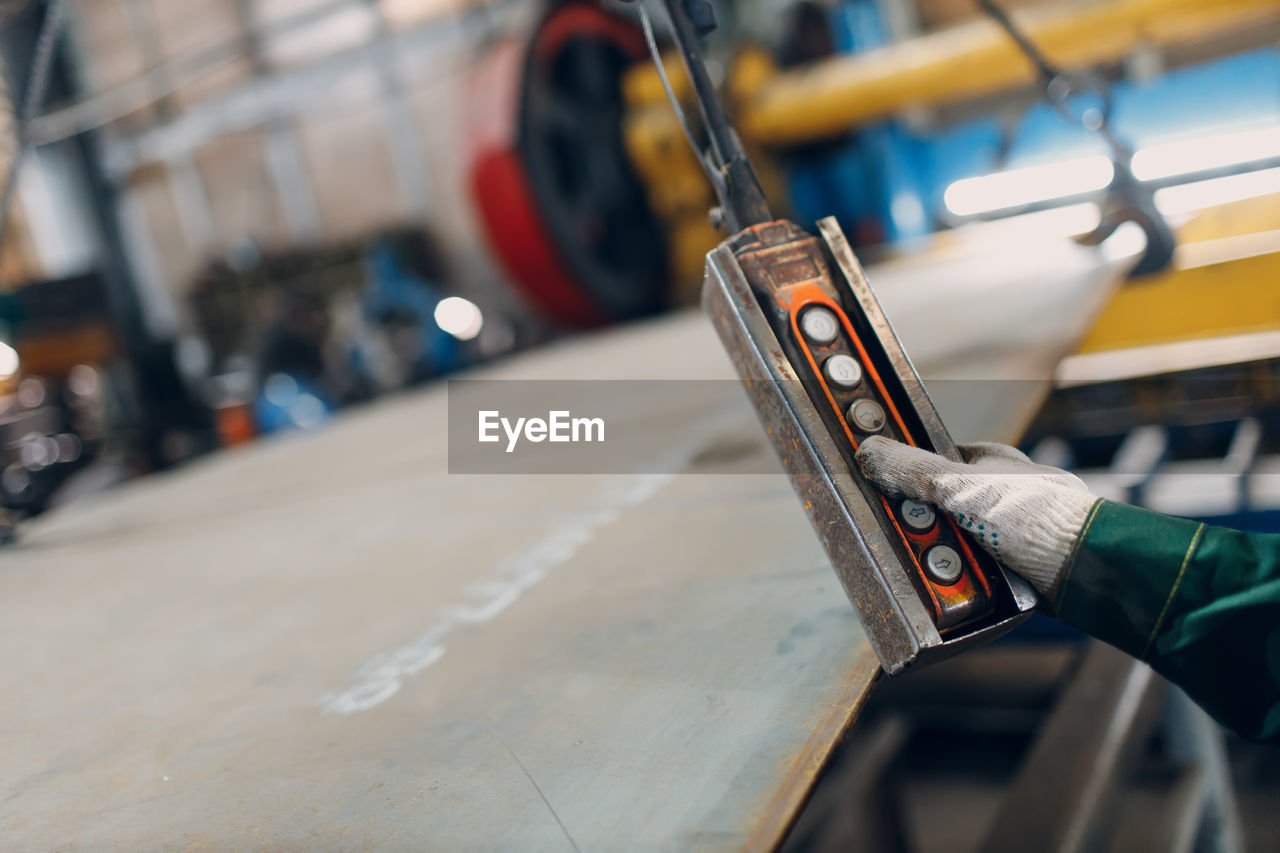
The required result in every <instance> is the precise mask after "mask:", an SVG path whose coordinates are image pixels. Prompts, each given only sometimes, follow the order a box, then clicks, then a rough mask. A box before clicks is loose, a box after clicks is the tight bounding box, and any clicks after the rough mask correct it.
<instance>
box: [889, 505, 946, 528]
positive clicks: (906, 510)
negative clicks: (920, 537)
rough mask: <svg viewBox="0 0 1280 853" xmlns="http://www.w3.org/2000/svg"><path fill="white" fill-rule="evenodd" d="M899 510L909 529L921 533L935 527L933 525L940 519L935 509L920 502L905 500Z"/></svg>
mask: <svg viewBox="0 0 1280 853" xmlns="http://www.w3.org/2000/svg"><path fill="white" fill-rule="evenodd" d="M899 510H900V511H901V512H902V520H903V521H904V522H906V524H907V527H910V528H911V529H912V530H915V531H917V532H920V533H923V532H924V531H926V530H928V529H929V528H931V527H933V523H934V522H935V521H937V518H938V516H937V515H936V514H935V513H934V511H933V507H931V506H929V505H928V504H926V503H921V502H920V501H913V500H910V499H908V500H905V501H903V502H902V505H901V506H900V507H899Z"/></svg>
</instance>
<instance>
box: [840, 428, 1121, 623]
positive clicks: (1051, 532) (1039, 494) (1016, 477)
mask: <svg viewBox="0 0 1280 853" xmlns="http://www.w3.org/2000/svg"><path fill="white" fill-rule="evenodd" d="M960 453H961V454H962V455H963V456H964V458H965V459H967V460H969V461H968V464H964V463H960V462H952V461H951V460H949V459H945V458H943V457H941V456H938V455H937V454H936V453H930V452H928V451H927V450H920V449H919V448H916V447H910V446H908V445H905V444H900V443H898V442H896V441H891V440H890V439H887V438H884V437H883V436H873V437H871V438H868V439H866V440H865V441H863V442H862V445H861V446H860V447H859V448H858V457H857V458H858V464H859V465H861V467H862V472H863V473H864V474H865V475H866V476H867V478H868V479H869V480H871V481H872V482H873V483H875V484H877V485H878V486H880V488H882V489H884V490H885V491H886V492H888V493H890V494H891V495H893V496H895V497H908V498H916V499H918V500H922V501H925V502H927V503H931V504H933V505H935V506H937V507H939V508H941V509H942V510H943V511H944V512H947V513H949V514H950V515H951V516H952V517H953V518H955V519H956V521H957V522H959V524H960V526H961V527H962V528H964V529H965V530H967V531H968V532H969V533H970V534H972V535H973V538H974V539H975V540H976V541H977V542H978V543H979V544H980V545H982V546H983V547H984V548H986V549H987V551H988V552H990V553H991V555H992V556H994V557H995V558H996V559H997V560H999V561H1000V562H1001V563H1003V564H1004V565H1005V566H1007V567H1008V568H1010V569H1012V570H1013V571H1015V572H1017V573H1018V574H1020V575H1022V576H1023V577H1024V578H1026V579H1027V580H1028V581H1030V582H1031V585H1032V586H1034V587H1035V588H1036V589H1037V590H1039V591H1040V593H1041V594H1042V595H1043V596H1044V597H1045V599H1046V600H1047V601H1049V602H1050V603H1052V602H1053V601H1055V600H1056V598H1057V593H1058V584H1059V581H1060V580H1061V576H1062V570H1063V569H1064V568H1065V566H1066V562H1067V557H1068V556H1069V555H1070V554H1071V549H1072V547H1073V546H1074V545H1075V542H1076V539H1077V538H1078V537H1079V535H1080V530H1081V528H1082V527H1084V522H1085V518H1086V517H1087V516H1088V515H1089V510H1090V509H1091V508H1092V507H1093V505H1094V503H1096V502H1097V501H1098V497H1097V496H1096V495H1092V494H1090V493H1089V490H1088V489H1087V488H1086V487H1085V484H1084V483H1083V482H1082V481H1081V480H1080V478H1079V477H1077V476H1075V475H1074V474H1070V473H1068V472H1066V471H1063V470H1061V469H1058V468H1051V467H1049V466H1048V465H1037V464H1036V463H1034V462H1032V461H1031V460H1030V459H1028V458H1027V456H1026V455H1025V454H1023V453H1022V452H1020V451H1018V450H1016V449H1014V448H1012V447H1009V446H1007V445H1004V444H989V443H981V444H966V445H962V446H961V447H960Z"/></svg>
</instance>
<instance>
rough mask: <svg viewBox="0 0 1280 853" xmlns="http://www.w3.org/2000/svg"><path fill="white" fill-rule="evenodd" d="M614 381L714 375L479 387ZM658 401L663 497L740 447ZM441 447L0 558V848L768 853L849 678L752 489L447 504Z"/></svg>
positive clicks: (219, 490) (71, 521)
mask: <svg viewBox="0 0 1280 853" xmlns="http://www.w3.org/2000/svg"><path fill="white" fill-rule="evenodd" d="M642 355H643V356H644V357H643V358H641V357H640V356H642ZM628 364H630V365H633V366H634V367H633V368H631V372H632V373H633V375H649V376H663V375H666V376H679V375H689V374H690V373H691V372H694V373H696V372H697V371H699V370H701V371H703V373H702V375H704V376H716V375H722V376H726V377H727V376H728V375H729V373H728V367H727V364H724V363H723V358H722V356H720V355H719V353H718V344H717V343H716V342H715V340H714V336H713V335H712V334H711V332H710V330H709V329H707V328H706V326H705V321H704V320H702V319H701V318H700V317H696V316H695V317H685V318H682V319H680V320H678V321H675V322H667V323H665V324H658V325H651V326H647V327H642V328H638V329H635V330H633V331H629V332H625V333H622V334H617V335H614V336H611V337H608V338H601V339H598V340H595V341H591V342H587V343H581V344H577V345H575V346H572V347H565V348H560V349H557V350H553V351H550V352H547V353H543V354H540V355H538V356H536V357H534V358H532V359H525V360H522V361H520V362H517V363H514V364H512V365H509V366H508V367H506V368H505V369H503V370H502V371H501V373H502V375H504V376H508V377H519V376H527V377H533V376H538V377H547V376H574V375H595V376H603V375H609V374H610V373H612V374H617V373H619V372H625V371H626V370H627V368H626V365H628ZM673 387H677V388H678V387H681V386H680V385H679V384H678V383H673ZM695 387H696V386H695ZM673 402H674V403H678V404H679V407H680V410H679V411H673V417H678V419H679V421H680V422H684V423H685V424H687V429H686V431H685V432H684V433H682V434H678V435H675V436H674V437H673V440H672V441H671V442H669V443H668V448H669V449H673V450H675V451H678V452H681V453H684V454H686V457H687V459H688V460H689V462H688V466H689V467H690V468H691V470H694V471H696V470H698V469H699V466H700V465H701V464H702V463H700V462H698V461H697V459H698V458H699V454H700V453H702V452H703V451H705V450H707V449H708V448H714V447H716V446H717V444H718V443H721V442H722V441H726V440H730V439H733V438H734V437H735V436H740V435H742V434H744V433H745V435H747V436H748V437H754V438H753V440H759V438H758V436H759V429H758V427H757V426H756V425H755V423H754V419H753V417H752V416H751V415H750V411H749V409H748V408H747V406H746V403H745V400H744V401H743V402H742V406H741V409H740V412H739V415H740V416H736V415H732V413H731V415H730V417H728V419H727V420H726V419H725V418H724V417H722V416H721V415H720V413H715V412H711V413H707V412H701V411H699V405H700V402H699V400H697V399H690V400H677V401H673ZM706 415H710V416H711V417H710V419H709V420H707V419H705V418H704V416H706ZM444 423H445V393H444V389H443V388H436V389H432V390H428V391H426V392H425V393H422V394H417V395H412V396H406V397H404V398H401V399H397V400H394V401H390V402H387V403H385V404H382V405H378V406H375V407H373V408H372V409H370V410H367V411H364V412H361V413H358V414H356V415H354V416H352V417H350V418H345V419H342V420H340V421H339V422H336V423H334V424H332V425H330V426H329V427H328V428H327V429H325V430H324V431H323V432H320V433H318V434H315V435H311V436H305V437H294V438H288V439H281V440H276V441H267V442H264V443H262V444H260V445H259V446H255V447H252V448H250V449H247V450H244V451H239V452H231V453H225V454H222V455H220V456H219V457H217V458H214V459H210V460H208V461H206V462H203V463H199V464H196V465H192V466H191V467H189V468H188V469H186V470H183V471H180V472H178V473H175V474H172V475H165V476H156V477H152V478H149V479H147V480H145V481H140V482H137V483H135V484H133V485H130V486H128V487H125V488H122V489H119V490H117V491H115V492H112V493H109V494H106V495H103V496H101V497H100V498H98V499H94V500H88V501H85V502H82V503H80V504H76V505H72V506H70V507H67V508H66V509H65V510H63V511H60V512H58V513H56V514H54V515H53V516H51V517H48V518H46V519H44V520H42V521H41V522H40V523H38V524H37V525H36V526H35V527H34V528H33V529H31V530H30V531H29V532H28V533H27V534H26V536H25V537H24V539H23V544H22V545H21V546H20V547H19V548H17V549H15V550H12V551H8V552H5V553H4V554H3V555H2V556H0V661H2V662H0V693H2V694H3V695H4V696H5V701H4V702H3V703H0V754H2V755H4V756H5V758H4V761H3V762H0V803H3V805H0V835H2V836H3V838H4V844H3V846H4V847H5V848H6V849H11V850H27V849H38V850H43V849H49V848H52V847H57V848H59V849H67V850H75V849H80V850H139V849H175V848H187V847H192V848H196V849H199V848H205V849H257V848H259V847H262V848H271V849H301V848H306V849H415V850H421V849H445V850H457V849H469V850H475V849H488V850H497V849H519V850H569V849H572V846H573V845H576V847H577V848H578V849H581V850H601V849H619V848H620V847H622V848H627V849H691V848H693V849H697V848H707V849H732V848H744V847H745V848H764V847H768V846H770V845H771V844H773V843H774V842H775V841H776V839H777V837H778V835H779V834H780V832H781V831H782V829H783V827H784V826H785V825H786V823H787V821H788V820H789V819H790V817H791V815H792V814H793V812H794V810H795V808H796V807H797V805H798V803H799V802H800V800H801V798H802V797H803V796H804V794H805V793H806V791H807V790H808V787H809V785H810V783H811V780H812V778H813V776H814V774H815V773H816V771H817V769H818V768H819V766H820V765H821V763H822V761H823V760H824V758H825V755H826V753H827V751H828V750H829V749H830V747H831V745H832V744H833V743H834V741H835V740H836V738H837V736H838V735H839V733H840V731H841V730H842V729H843V728H844V726H845V725H846V723H847V722H848V720H849V719H850V718H851V717H852V716H853V715H854V714H855V713H856V711H857V709H858V707H859V705H860V701H861V699H862V697H863V695H864V694H865V692H866V691H867V689H868V688H869V686H870V684H871V682H872V680H873V678H874V676H875V674H876V673H877V671H878V665H877V663H876V661H875V658H874V656H873V655H872V654H871V653H870V649H869V648H868V647H867V645H866V642H865V640H864V639H863V636H862V634H861V631H860V629H859V628H858V626H857V624H856V622H855V620H854V618H853V614H852V611H851V610H850V608H849V606H848V603H847V602H846V600H845V598H844V595H843V593H842V592H841V590H840V587H839V584H838V583H837V581H836V579H835V576H834V574H833V573H832V572H831V570H830V568H829V567H828V566H827V565H826V563H825V561H824V558H823V556H822V552H821V549H820V548H819V546H818V543H817V542H816V540H815V539H814V537H813V535H812V533H811V532H810V531H809V529H808V525H807V524H806V523H805V520H804V516H803V514H802V512H801V510H800V507H799V505H798V504H797V502H796V500H795V498H794V496H793V494H792V492H791V489H790V487H789V486H788V485H787V482H786V480H785V478H784V477H783V476H782V474H781V473H779V474H777V475H729V474H698V473H690V474H676V475H655V476H652V477H645V476H617V477H610V476H578V477H568V476H559V477H558V476H541V477H515V476H501V475H490V476H467V477H463V476H456V475H455V476H450V475H447V474H446V473H444V470H443V464H444V460H445V442H444V435H443V427H444ZM700 424H701V425H700ZM706 424H711V426H706ZM724 424H727V425H728V426H722V425H724ZM725 436H728V439H726V438H724V437H725ZM738 444H739V445H740V444H741V442H740V441H739V442H738ZM758 447H759V451H760V452H761V453H764V454H768V453H770V451H769V450H768V448H767V447H766V446H765V445H764V443H763V441H759V445H758ZM739 452H742V451H739ZM570 838H572V844H571V842H570V840H569V839H570Z"/></svg>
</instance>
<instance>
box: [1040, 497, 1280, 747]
mask: <svg viewBox="0 0 1280 853" xmlns="http://www.w3.org/2000/svg"><path fill="white" fill-rule="evenodd" d="M1056 609H1057V611H1058V615H1059V616H1061V617H1062V619H1063V620H1064V621H1066V622H1068V623H1070V624H1071V625H1074V626H1076V627H1077V628H1079V629H1080V630H1082V631H1084V632H1086V633H1088V634H1091V635H1093V636H1095V637H1097V638H1098V639H1100V640H1103V641H1105V642H1107V643H1110V644H1111V645H1113V646H1115V647H1117V648H1119V649H1121V650H1123V651H1125V652H1128V653H1129V654H1131V655H1133V656H1134V657H1137V658H1139V659H1141V660H1144V661H1147V662H1148V663H1149V664H1151V667H1152V668H1153V669H1155V670H1156V671H1157V672H1159V673H1160V674H1161V675H1163V676H1164V677H1165V678H1168V679H1169V680H1170V681H1172V682H1173V683H1174V684H1177V685H1178V686H1179V687H1181V688H1182V689H1183V690H1185V691H1186V692H1187V693H1188V694H1189V695H1190V696H1191V698H1192V699H1194V700H1195V701H1196V702H1198V703H1199V704H1200V705H1201V707H1203V708H1204V709H1205V710H1207V711H1208V712H1209V713H1210V714H1212V715H1213V716H1214V718H1215V719H1217V720H1218V721H1219V722H1220V723H1222V724H1223V725H1226V726H1228V727H1230V728H1232V729H1234V730H1235V731H1237V732H1239V733H1240V734H1242V735H1244V736H1246V737H1250V738H1255V739H1261V740H1272V741H1280V536H1277V535H1270V534H1262V533H1242V532H1240V531H1237V530H1228V529H1226V528H1222V527H1212V526H1210V525H1207V524H1197V523H1196V522H1194V521H1187V520H1185V519H1180V518H1172V517H1170V516H1167V515H1161V514H1159V513H1155V512H1151V511H1150V510H1145V509H1138V508H1137V507H1132V506H1127V505H1125V504H1119V503H1112V502H1111V501H1106V500H1100V501H1098V502H1097V503H1096V504H1095V505H1094V506H1093V509H1092V510H1091V511H1090V514H1089V517H1088V519H1087V520H1086V522H1085V526H1084V529H1083V530H1082V531H1081V534H1080V537H1079V539H1078V540H1077V541H1076V545H1075V550H1074V551H1073V553H1072V555H1071V557H1070V558H1069V559H1068V561H1067V568H1066V573H1065V576H1064V579H1063V583H1062V592H1061V595H1060V596H1059V598H1058V602H1057V607H1056Z"/></svg>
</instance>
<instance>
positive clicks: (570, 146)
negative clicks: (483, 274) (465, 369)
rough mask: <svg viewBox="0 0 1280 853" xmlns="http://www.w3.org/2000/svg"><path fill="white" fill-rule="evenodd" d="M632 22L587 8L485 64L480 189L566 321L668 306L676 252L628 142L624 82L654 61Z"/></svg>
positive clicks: (502, 234) (534, 290) (477, 95)
mask: <svg viewBox="0 0 1280 853" xmlns="http://www.w3.org/2000/svg"><path fill="white" fill-rule="evenodd" d="M647 55H648V54H647V52H646V50H645V45H644V40H643V38H642V37H641V35H640V34H639V32H638V31H637V30H636V29H635V28H634V27H632V26H631V25H630V24H628V23H626V22H624V21H622V20H620V19H619V18H616V17H614V16H612V15H610V14H608V13H606V12H604V11H603V10H602V9H600V8H598V7H596V6H591V5H584V4H571V5H567V6H562V7H560V8H559V9H557V10H555V11H553V12H552V13H551V14H550V15H548V16H547V17H546V18H545V19H544V20H543V21H542V23H541V25H540V26H539V27H538V29H537V31H536V32H535V34H534V36H533V38H532V39H530V40H529V41H527V42H526V43H524V44H521V43H518V42H505V43H503V44H501V45H499V46H498V47H497V48H496V49H494V50H493V51H492V52H491V53H490V55H489V56H488V57H487V58H486V59H485V61H484V63H483V65H482V67H481V70H480V73H479V74H478V75H477V76H476V78H475V80H474V81H473V83H474V84H475V85H473V87H472V90H471V91H470V93H469V98H468V127H469V131H470V143H471V150H472V151H473V152H474V154H473V158H472V161H471V164H470V175H469V179H470V186H471V191H472V193H473V195H474V197H475V200H476V204H477V207H478V209H479V211H480V216H481V220H482V222H483V225H484V229H485V232H486V235H487V237H488V238H489V241H490V244H491V245H492V247H493V250H494V252H495V253H496V254H497V255H498V257H499V258H500V259H501V261H502V263H503V265H504V266H505V268H506V270H507V272H508V273H509V274H510V275H511V277H512V279H513V280H514V281H515V283H516V284H517V285H518V286H519V287H520V288H521V290H522V291H523V292H524V293H525V294H527V295H528V296H529V297H530V298H531V299H532V300H533V301H534V302H535V303H536V304H537V305H539V306H540V307H541V308H542V309H543V310H545V311H546V312H547V313H548V314H550V315H551V316H552V317H553V318H555V319H557V320H559V321H560V322H563V323H566V324H569V325H575V326H589V325H596V324H599V323H602V322H607V321H610V320H620V319H626V318H629V317H636V316H640V315H644V314H648V313H652V312H654V311H656V310H658V309H659V308H661V307H662V305H663V304H664V302H665V284H666V278H667V276H666V269H665V260H666V247H665V245H664V243H663V237H662V231H661V229H660V227H659V226H658V224H657V222H656V220H655V219H654V217H653V215H652V213H651V212H650V211H649V209H648V205H647V202H646V199H645V195H644V190H643V187H642V186H641V185H640V183H639V181H638V179H637V178H636V176H635V174H634V171H633V170H632V168H631V163H630V160H629V159H628V157H627V155H626V150H625V147H624V145H623V140H622V118H623V105H622V97H621V92H620V82H621V77H622V74H623V72H624V71H625V70H626V68H627V67H628V66H629V65H631V64H632V63H634V62H636V61H639V60H643V59H645V58H646V57H647Z"/></svg>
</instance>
